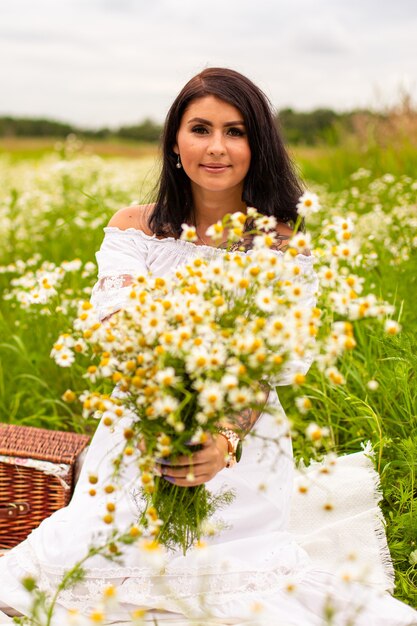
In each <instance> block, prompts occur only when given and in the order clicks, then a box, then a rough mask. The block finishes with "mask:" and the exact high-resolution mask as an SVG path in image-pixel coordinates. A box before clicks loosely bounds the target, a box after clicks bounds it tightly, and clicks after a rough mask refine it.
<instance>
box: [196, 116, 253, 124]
mask: <svg viewBox="0 0 417 626" xmlns="http://www.w3.org/2000/svg"><path fill="white" fill-rule="evenodd" d="M196 122H197V123H198V124H205V125H206V126H213V123H212V122H210V120H205V119H204V118H203V117H193V119H192V120H188V122H187V124H195V123H196ZM244 125H245V122H244V121H243V120H236V121H234V122H226V123H225V124H223V126H244Z"/></svg>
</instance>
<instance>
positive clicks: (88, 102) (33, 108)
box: [0, 0, 417, 127]
mask: <svg viewBox="0 0 417 626" xmlns="http://www.w3.org/2000/svg"><path fill="white" fill-rule="evenodd" d="M0 59H1V61H0V85H1V91H0V115H4V114H11V115H16V116H17V115H20V116H47V117H51V118H54V119H58V120H64V121H69V122H73V123H77V124H79V125H84V126H90V127H99V126H102V125H109V126H117V125H119V124H124V123H126V124H129V123H135V122H137V121H139V120H142V119H143V118H145V117H152V118H153V119H155V120H157V121H162V119H163V118H164V116H165V114H166V112H167V110H168V108H169V105H170V103H171V102H172V100H173V99H174V97H175V95H176V94H177V92H178V91H179V89H180V88H181V87H182V85H183V84H184V83H185V82H186V81H187V80H188V79H189V78H190V77H191V76H193V75H194V74H196V73H197V72H198V71H199V70H201V69H202V68H204V67H207V66H224V67H232V68H234V69H237V70H238V71H241V72H243V73H244V74H246V75H247V76H249V77H250V78H251V79H252V80H254V81H255V82H256V83H257V84H258V85H259V86H260V87H261V88H262V89H263V90H264V91H265V92H266V93H267V95H268V96H269V98H270V99H271V101H272V103H273V104H274V106H276V107H277V108H278V109H279V108H283V107H287V106H290V107H293V108H295V109H298V110H309V109H312V108H315V107H331V108H335V109H337V110H349V109H350V108H354V107H364V106H371V107H374V108H375V107H379V106H384V105H387V104H390V103H391V102H393V101H395V100H398V97H399V92H400V89H401V88H405V89H406V90H408V92H410V93H411V94H412V95H413V98H414V101H416V100H417V1H416V0H285V1H284V0H275V1H274V0H205V1H204V2H203V1H201V0H0Z"/></svg>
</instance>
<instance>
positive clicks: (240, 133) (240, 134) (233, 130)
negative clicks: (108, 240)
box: [229, 126, 245, 137]
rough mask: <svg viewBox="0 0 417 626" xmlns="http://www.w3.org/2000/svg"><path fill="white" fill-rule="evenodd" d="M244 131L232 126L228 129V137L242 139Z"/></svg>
mask: <svg viewBox="0 0 417 626" xmlns="http://www.w3.org/2000/svg"><path fill="white" fill-rule="evenodd" d="M244 134H245V133H244V131H243V130H242V129H241V128H234V127H233V126H232V128H229V135H232V137H243V136H244Z"/></svg>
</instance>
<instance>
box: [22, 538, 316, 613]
mask: <svg viewBox="0 0 417 626" xmlns="http://www.w3.org/2000/svg"><path fill="white" fill-rule="evenodd" d="M14 553H15V554H14V556H15V558H16V561H17V563H18V565H19V568H20V569H21V572H22V577H24V576H25V575H27V574H28V573H30V574H31V575H34V576H36V579H37V582H38V586H39V589H40V590H42V591H44V592H46V593H47V594H48V595H50V596H53V595H54V594H55V592H56V589H57V587H58V585H59V583H60V582H62V577H63V575H64V573H65V572H66V571H67V570H68V568H63V567H58V566H55V567H54V566H50V565H46V564H43V563H42V564H41V563H40V562H39V560H38V559H37V557H36V554H35V552H34V550H33V549H32V548H31V546H30V543H29V542H28V541H25V542H23V543H22V544H20V545H19V546H18V547H17V548H16V549H15V550H14ZM285 560H286V559H285V558H283V559H282V561H284V563H285ZM284 563H281V564H280V565H279V566H276V567H272V568H271V569H256V570H246V571H228V570H227V567H224V568H223V570H222V568H221V566H220V564H218V563H217V564H214V565H212V566H210V565H209V564H207V563H204V555H202V561H201V565H200V566H196V567H184V566H181V570H180V571H179V570H177V569H176V568H175V569H173V568H171V571H170V566H169V564H168V565H167V566H166V567H165V568H164V569H163V570H162V571H161V573H160V574H157V573H156V569H155V567H154V566H153V567H152V566H148V567H108V566H106V568H103V567H101V568H100V567H97V568H88V565H86V566H85V570H86V571H85V579H84V581H83V582H81V583H78V584H77V585H74V586H72V587H71V588H69V589H65V590H63V591H62V592H61V593H60V594H59V600H58V603H59V604H60V605H62V606H64V607H65V608H72V609H74V608H76V609H78V610H80V611H81V612H85V611H88V610H91V609H92V608H93V607H95V606H97V604H98V603H99V602H100V601H101V600H102V598H103V592H104V590H105V589H106V588H107V587H109V585H114V586H116V587H117V598H118V601H119V602H120V603H126V604H130V605H136V606H148V607H150V608H165V609H168V610H174V611H175V610H178V609H179V607H180V610H181V609H184V608H185V607H184V605H185V606H186V605H187V604H189V605H190V608H193V607H192V606H191V605H192V604H194V606H195V604H196V603H197V605H198V604H199V603H200V602H201V599H203V598H204V601H205V602H212V603H222V602H226V601H228V600H230V599H231V596H232V597H234V598H235V597H236V596H242V598H247V596H248V594H259V593H262V595H264V594H268V593H276V591H277V590H278V589H279V588H283V587H284V586H286V585H287V584H288V583H291V584H292V583H294V582H297V581H300V580H301V579H302V578H303V577H304V575H305V573H306V571H307V569H308V562H307V559H306V560H304V558H302V559H301V560H300V561H297V563H296V564H293V565H292V566H288V565H285V564H284ZM177 567H178V566H177Z"/></svg>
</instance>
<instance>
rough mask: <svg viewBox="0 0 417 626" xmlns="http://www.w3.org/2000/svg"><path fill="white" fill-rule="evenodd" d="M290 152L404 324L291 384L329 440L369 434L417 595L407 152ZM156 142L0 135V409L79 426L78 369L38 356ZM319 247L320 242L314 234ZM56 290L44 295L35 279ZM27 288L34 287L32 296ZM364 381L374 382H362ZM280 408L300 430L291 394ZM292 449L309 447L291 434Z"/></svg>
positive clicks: (402, 592)
mask: <svg viewBox="0 0 417 626" xmlns="http://www.w3.org/2000/svg"><path fill="white" fill-rule="evenodd" d="M293 155H294V158H295V159H296V161H297V164H298V166H299V168H300V170H301V172H302V174H303V176H304V177H305V179H306V180H307V182H308V185H309V186H310V187H311V188H312V189H314V190H315V191H316V192H317V193H318V194H319V196H320V198H321V204H322V209H321V211H320V213H319V214H316V215H314V216H313V217H314V219H312V220H311V223H310V222H309V223H308V224H307V226H308V229H309V230H310V231H311V232H312V234H313V235H314V236H315V237H316V238H317V240H318V238H319V234H320V231H321V228H322V225H323V224H325V223H326V222H328V221H331V220H332V219H333V218H334V217H335V216H336V215H339V216H343V217H347V216H351V217H352V219H353V220H354V221H355V241H356V242H357V245H358V255H357V259H356V260H357V266H356V267H355V272H356V274H357V275H358V276H360V277H362V278H363V279H364V287H365V288H367V289H369V290H371V291H372V292H373V293H375V294H376V295H377V296H380V297H381V298H383V299H385V300H387V301H388V302H390V303H392V304H394V305H395V307H396V314H395V316H394V318H395V319H397V320H398V321H399V323H400V324H401V326H402V332H401V333H400V334H399V335H396V336H392V337H391V336H388V335H387V334H386V333H384V330H383V328H382V327H381V325H379V324H375V323H372V322H371V321H365V322H361V323H360V324H357V325H355V327H356V328H355V330H356V341H357V347H356V349H355V350H354V351H352V352H349V353H347V354H346V355H345V356H344V357H343V360H342V363H341V364H340V370H341V371H342V373H343V374H344V377H345V378H346V384H345V385H343V386H333V385H331V384H330V383H329V382H328V381H327V380H326V379H325V378H324V376H323V375H322V374H321V373H320V372H319V371H318V369H316V368H313V369H312V371H311V373H310V374H309V376H308V378H307V383H306V385H305V386H304V388H303V390H302V391H303V393H304V395H307V396H309V398H310V399H311V401H312V409H311V411H310V413H309V415H308V416H307V417H308V420H309V421H315V422H317V423H318V424H320V425H323V426H326V427H328V428H329V429H330V439H331V441H330V444H329V446H330V448H331V449H334V450H335V451H336V452H338V453H345V452H349V451H357V450H359V449H360V445H361V442H365V441H368V440H370V441H371V442H372V444H373V446H374V449H375V452H376V460H377V465H378V469H379V471H380V473H381V478H382V487H383V490H384V502H383V508H384V512H385V515H386V518H387V524H388V525H387V532H388V538H389V545H390V549H391V553H392V557H393V559H394V564H395V569H396V574H397V578H396V592H395V593H396V595H397V597H399V598H401V599H403V600H405V601H406V602H408V603H409V604H411V605H412V606H415V605H417V506H416V502H417V500H416V497H417V472H416V470H417V467H416V466H417V384H416V371H417V339H416V337H417V334H416V331H417V315H416V306H415V293H416V291H417V178H413V172H415V171H416V165H417V150H416V149H413V148H412V146H410V145H409V144H404V146H403V148H402V149H401V150H400V149H398V147H393V148H380V147H378V146H371V147H367V148H366V149H363V148H361V147H360V146H359V147H358V145H356V144H355V145H353V144H352V145H346V146H338V147H332V148H325V147H319V148H308V149H307V148H305V149H303V148H297V150H294V151H293ZM155 156H156V155H155V148H154V147H152V146H139V147H138V146H136V145H135V144H133V143H123V144H120V143H119V144H104V143H99V142H97V143H96V144H89V145H88V144H87V146H86V147H85V146H84V147H83V146H82V145H79V144H78V142H77V141H75V140H74V141H72V142H69V143H67V144H66V145H59V146H55V142H54V141H52V140H51V141H48V140H42V141H37V140H25V141H24V140H21V141H17V140H14V141H13V142H9V143H7V142H6V141H5V140H3V141H2V142H1V143H0V172H1V180H2V186H1V190H0V225H1V232H2V238H1V247H0V290H1V299H2V300H1V313H0V337H1V339H0V421H2V422H10V423H15V424H25V425H32V426H41V427H46V428H54V429H64V430H76V431H78V432H85V431H87V432H91V431H92V428H93V427H94V425H93V424H89V423H86V422H85V421H84V420H83V419H82V418H81V416H80V406H79V404H77V403H68V402H65V401H64V400H63V399H62V395H63V394H64V392H65V391H66V390H67V389H71V390H74V391H81V390H82V389H83V388H84V385H85V381H84V380H83V379H82V378H81V372H80V371H79V370H77V369H72V368H69V369H62V368H58V366H57V365H56V364H55V363H54V361H53V360H52V359H51V358H50V356H49V355H50V351H51V348H52V345H53V344H54V342H55V341H56V339H57V337H58V336H59V334H60V333H61V332H66V331H68V330H70V328H71V321H72V319H73V317H74V316H75V312H76V303H77V301H78V300H80V299H86V298H87V299H88V297H89V294H90V291H91V288H92V285H93V284H94V281H95V274H96V266H95V265H94V263H95V257H94V253H95V251H96V250H97V249H98V248H99V246H100V243H101V240H102V237H103V233H102V228H103V227H104V226H105V225H106V224H107V222H108V220H109V217H110V216H111V215H112V214H113V213H114V212H115V211H116V210H118V209H119V208H121V207H123V206H126V205H129V204H132V203H138V202H144V201H149V200H150V199H151V198H152V189H153V184H154V181H155V179H156V175H157V171H158V164H157V161H156V160H155ZM317 245H318V246H319V244H317ZM45 280H46V281H47V282H48V284H50V285H52V286H55V288H56V295H54V296H53V297H51V298H49V299H48V300H47V301H45V302H42V297H43V296H39V292H42V289H41V287H42V281H45ZM37 293H38V298H39V297H40V301H39V299H38V300H37V296H36V294H37ZM370 381H376V383H374V382H372V383H371V384H370V385H369V383H370ZM280 395H281V399H282V402H283V404H284V408H285V409H286V411H287V413H288V414H289V416H290V417H291V418H293V420H294V423H295V424H296V425H297V426H298V427H299V429H300V431H301V430H302V424H303V420H306V419H307V417H303V416H301V415H297V414H296V411H295V409H294V402H293V392H292V390H290V389H285V390H283V391H282V393H281V394H280ZM294 445H295V451H296V453H297V454H298V455H299V456H302V457H304V458H305V457H307V456H308V455H309V454H311V449H310V448H309V447H308V446H307V443H306V441H305V439H304V438H303V437H301V436H300V437H296V438H295V440H294Z"/></svg>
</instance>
